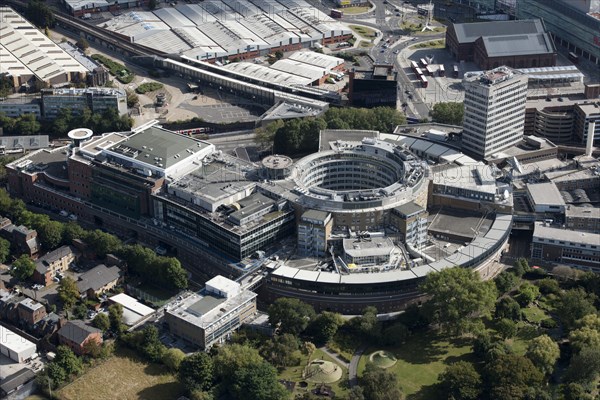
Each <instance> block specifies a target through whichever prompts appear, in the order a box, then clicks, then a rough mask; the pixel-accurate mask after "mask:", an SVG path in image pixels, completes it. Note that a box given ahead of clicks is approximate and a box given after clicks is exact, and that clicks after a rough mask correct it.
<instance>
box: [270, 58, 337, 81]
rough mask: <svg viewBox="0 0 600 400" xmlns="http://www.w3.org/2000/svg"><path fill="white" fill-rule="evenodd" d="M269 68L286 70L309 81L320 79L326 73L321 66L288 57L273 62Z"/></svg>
mask: <svg viewBox="0 0 600 400" xmlns="http://www.w3.org/2000/svg"><path fill="white" fill-rule="evenodd" d="M271 68H273V69H276V70H279V71H283V72H288V73H290V74H294V75H298V76H303V77H305V78H309V79H311V81H316V80H317V79H321V78H322V77H323V76H324V75H327V71H326V70H325V69H323V68H319V67H315V66H314V65H309V64H305V63H302V62H298V61H293V60H290V59H284V60H279V61H277V62H276V63H275V64H273V65H271Z"/></svg>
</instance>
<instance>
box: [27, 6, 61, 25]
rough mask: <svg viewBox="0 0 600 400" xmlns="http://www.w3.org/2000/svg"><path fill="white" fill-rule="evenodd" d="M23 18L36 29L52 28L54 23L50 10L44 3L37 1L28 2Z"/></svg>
mask: <svg viewBox="0 0 600 400" xmlns="http://www.w3.org/2000/svg"><path fill="white" fill-rule="evenodd" d="M25 16H26V17H27V19H28V20H29V21H31V22H32V23H33V24H35V25H36V26H37V27H38V28H52V27H54V24H55V23H56V21H55V20H54V13H53V12H52V10H50V8H49V7H48V6H47V5H46V4H45V3H43V2H41V1H38V0H33V1H29V2H28V4H27V9H26V10H25Z"/></svg>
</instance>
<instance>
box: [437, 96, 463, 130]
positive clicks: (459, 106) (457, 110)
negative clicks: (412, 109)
mask: <svg viewBox="0 0 600 400" xmlns="http://www.w3.org/2000/svg"><path fill="white" fill-rule="evenodd" d="M464 112H465V107H464V105H463V103H454V102H452V103H450V102H447V103H436V104H435V105H434V106H433V108H432V109H431V112H430V114H431V119H432V120H433V122H437V123H439V124H449V125H458V126H462V122H463V116H464Z"/></svg>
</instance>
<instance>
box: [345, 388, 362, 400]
mask: <svg viewBox="0 0 600 400" xmlns="http://www.w3.org/2000/svg"><path fill="white" fill-rule="evenodd" d="M348 400H365V391H364V390H363V388H362V387H360V386H358V385H357V386H353V387H352V389H350V392H349V393H348Z"/></svg>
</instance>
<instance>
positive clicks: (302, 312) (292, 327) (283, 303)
mask: <svg viewBox="0 0 600 400" xmlns="http://www.w3.org/2000/svg"><path fill="white" fill-rule="evenodd" d="M268 313H269V323H270V324H271V325H272V326H277V325H279V326H280V329H281V331H282V332H286V333H292V334H294V335H297V334H299V333H301V332H303V331H304V330H305V329H306V327H307V326H308V324H309V323H310V322H311V321H312V320H313V319H314V318H315V310H314V309H313V308H312V306H311V305H309V304H306V303H304V302H302V301H300V300H298V299H290V298H286V297H281V298H279V299H277V300H275V302H274V303H273V304H271V306H269V310H268Z"/></svg>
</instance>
